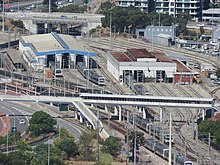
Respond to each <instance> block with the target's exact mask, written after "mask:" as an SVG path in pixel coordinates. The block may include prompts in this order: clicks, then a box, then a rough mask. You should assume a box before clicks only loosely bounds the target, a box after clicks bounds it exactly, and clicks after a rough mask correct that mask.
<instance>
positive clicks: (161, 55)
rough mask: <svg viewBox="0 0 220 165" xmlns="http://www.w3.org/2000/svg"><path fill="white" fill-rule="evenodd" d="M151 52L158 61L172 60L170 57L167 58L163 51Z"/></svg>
mask: <svg viewBox="0 0 220 165" xmlns="http://www.w3.org/2000/svg"><path fill="white" fill-rule="evenodd" d="M152 54H153V55H154V56H155V57H156V58H157V59H158V61H160V62H173V60H172V59H171V58H169V57H168V56H167V55H166V54H165V53H161V52H152Z"/></svg>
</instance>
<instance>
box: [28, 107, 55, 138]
mask: <svg viewBox="0 0 220 165" xmlns="http://www.w3.org/2000/svg"><path fill="white" fill-rule="evenodd" d="M55 124H56V120H54V119H53V118H52V117H51V116H50V115H48V114H47V113H45V112H43V111H38V112H35V113H34V114H33V115H32V118H31V119H30V122H29V126H28V131H30V133H31V135H34V136H38V135H40V134H43V133H49V132H51V131H52V130H53V127H54V125H55Z"/></svg>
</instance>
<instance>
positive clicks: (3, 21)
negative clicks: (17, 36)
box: [2, 0, 5, 32]
mask: <svg viewBox="0 0 220 165" xmlns="http://www.w3.org/2000/svg"><path fill="white" fill-rule="evenodd" d="M2 32H5V0H3V1H2Z"/></svg>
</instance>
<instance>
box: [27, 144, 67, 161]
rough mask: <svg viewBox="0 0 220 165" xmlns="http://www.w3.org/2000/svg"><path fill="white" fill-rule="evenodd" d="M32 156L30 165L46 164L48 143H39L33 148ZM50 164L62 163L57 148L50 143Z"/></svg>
mask: <svg viewBox="0 0 220 165" xmlns="http://www.w3.org/2000/svg"><path fill="white" fill-rule="evenodd" d="M34 152H35V155H34V158H33V159H32V160H31V165H39V164H40V165H47V164H48V144H39V145H37V146H36V147H35V148H34ZM50 164H53V165H64V161H63V157H62V155H59V154H58V152H57V150H56V149H55V148H54V147H53V145H50Z"/></svg>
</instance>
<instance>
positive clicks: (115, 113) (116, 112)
mask: <svg viewBox="0 0 220 165" xmlns="http://www.w3.org/2000/svg"><path fill="white" fill-rule="evenodd" d="M114 109H115V112H114V115H118V109H117V107H116V106H114Z"/></svg>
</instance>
